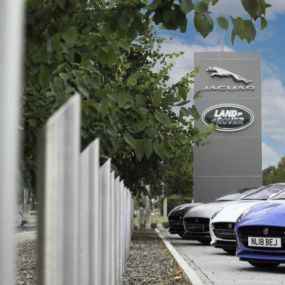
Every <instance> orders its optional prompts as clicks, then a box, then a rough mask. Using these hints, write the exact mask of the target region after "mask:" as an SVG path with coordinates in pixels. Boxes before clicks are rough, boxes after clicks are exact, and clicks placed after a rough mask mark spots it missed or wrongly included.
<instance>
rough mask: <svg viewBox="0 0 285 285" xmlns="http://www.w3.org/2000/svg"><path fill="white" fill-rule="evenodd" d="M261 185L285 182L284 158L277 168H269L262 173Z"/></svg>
mask: <svg viewBox="0 0 285 285" xmlns="http://www.w3.org/2000/svg"><path fill="white" fill-rule="evenodd" d="M262 176H263V185H268V184H271V183H279V182H285V156H283V157H282V158H281V159H280V161H279V163H278V165H277V167H275V166H269V167H267V168H265V169H264V170H263V171H262Z"/></svg>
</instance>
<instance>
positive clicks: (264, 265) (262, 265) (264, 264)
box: [248, 261, 280, 269]
mask: <svg viewBox="0 0 285 285" xmlns="http://www.w3.org/2000/svg"><path fill="white" fill-rule="evenodd" d="M248 263H249V264H251V265H252V266H254V267H257V268H267V269H268V268H276V267H277V266H278V265H279V264H280V263H274V262H264V261H249V262H248Z"/></svg>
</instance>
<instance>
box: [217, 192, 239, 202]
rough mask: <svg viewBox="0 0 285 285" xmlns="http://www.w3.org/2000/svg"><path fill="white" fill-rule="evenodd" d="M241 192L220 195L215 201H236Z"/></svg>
mask: <svg viewBox="0 0 285 285" xmlns="http://www.w3.org/2000/svg"><path fill="white" fill-rule="evenodd" d="M241 195H243V194H241V193H233V194H229V195H226V196H222V197H220V198H218V199H217V200H216V201H236V200H239V199H240V197H241Z"/></svg>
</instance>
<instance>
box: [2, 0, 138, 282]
mask: <svg viewBox="0 0 285 285" xmlns="http://www.w3.org/2000/svg"><path fill="white" fill-rule="evenodd" d="M24 4H25V3H24V1H21V0H2V1H1V2H0V16H1V17H0V39H1V45H0V63H1V64H0V135H1V140H0V228H1V233H0V276H1V278H0V279H1V280H0V284H1V285H2V284H3V285H12V284H14V280H15V272H14V268H15V263H16V262H15V249H16V239H15V218H16V215H15V213H16V193H17V192H18V191H17V190H18V189H17V188H18V187H19V184H20V183H19V179H18V177H19V173H18V169H19V159H18V153H19V141H20V140H19V129H20V128H19V125H20V113H21V112H20V94H21V86H20V82H21V53H22V46H21V43H22V29H23V27H24V25H23V14H24ZM39 153H40V156H39V157H40V159H39V166H40V167H39V169H38V170H39V171H38V178H39V182H38V195H39V220H38V243H39V250H38V255H39V256H38V258H39V263H38V264H39V284H44V285H51V284H52V285H73V284H74V285H81V284H82V285H83V284H94V285H113V284H116V285H117V284H121V283H122V275H123V271H124V266H125V262H126V258H127V252H128V249H129V246H130V237H131V216H132V209H133V206H132V198H131V194H130V191H129V190H128V189H126V187H125V186H124V183H123V181H120V178H119V177H115V174H114V173H113V172H112V171H111V162H110V160H108V161H107V162H106V163H105V164H104V165H102V166H100V164H99V141H98V140H95V141H94V142H93V143H91V144H90V145H89V146H88V147H87V148H86V149H85V150H84V151H83V152H82V153H80V96H79V95H75V96H74V97H72V98H71V99H70V100H68V102H67V103H66V104H65V105H64V106H62V108H60V109H59V110H58V111H57V112H56V113H55V114H54V115H53V116H52V117H51V118H50V119H49V120H48V122H47V124H46V126H45V129H44V132H43V136H42V139H41V142H40V152H39Z"/></svg>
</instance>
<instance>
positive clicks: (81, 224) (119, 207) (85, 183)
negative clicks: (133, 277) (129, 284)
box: [38, 95, 132, 285]
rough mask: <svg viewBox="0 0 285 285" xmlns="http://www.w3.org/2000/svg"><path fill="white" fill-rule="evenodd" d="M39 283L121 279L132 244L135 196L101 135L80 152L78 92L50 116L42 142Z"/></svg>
mask: <svg viewBox="0 0 285 285" xmlns="http://www.w3.org/2000/svg"><path fill="white" fill-rule="evenodd" d="M40 153H41V159H40V163H39V164H40V181H39V185H38V195H39V268H40V271H39V273H40V274H39V278H40V284H45V285H49V284H55V285H56V284H58V285H61V284H66V285H72V284H74V285H77V284H98V285H113V284H114V285H115V284H116V285H117V284H121V283H122V275H123V271H124V265H125V262H126V258H127V252H128V250H129V246H130V237H131V217H132V198H131V194H130V191H129V190H128V189H126V187H125V186H124V184H123V182H122V181H120V179H119V177H117V178H115V174H114V172H112V170H111V161H110V160H107V161H106V162H105V163H104V164H103V165H102V166H101V167H100V165H99V141H98V140H95V141H94V142H93V143H91V144H90V145H89V146H88V147H87V148H86V149H85V150H84V151H83V152H82V153H81V154H80V96H79V95H75V96H73V97H72V98H71V99H69V100H68V102H67V103H66V104H65V105H64V106H62V107H61V108H60V109H59V110H58V111H57V112H56V113H55V114H54V115H53V116H52V117H51V118H50V119H49V120H48V122H47V124H46V127H45V130H44V134H43V139H42V143H41V151H40Z"/></svg>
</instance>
